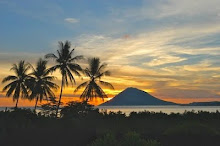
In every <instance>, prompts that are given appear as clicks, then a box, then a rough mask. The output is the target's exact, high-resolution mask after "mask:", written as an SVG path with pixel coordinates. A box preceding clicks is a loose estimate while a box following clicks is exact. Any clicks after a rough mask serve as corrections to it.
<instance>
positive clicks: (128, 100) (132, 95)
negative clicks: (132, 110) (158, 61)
mask: <svg viewBox="0 0 220 146" xmlns="http://www.w3.org/2000/svg"><path fill="white" fill-rule="evenodd" d="M140 105H155V106H160V105H161V106H162V105H182V106H220V102H218V101H212V102H193V103H189V104H177V103H174V102H168V101H164V100H161V99H158V98H156V97H154V96H152V95H150V94H149V93H147V92H145V91H143V90H140V89H137V88H133V87H129V88H127V89H125V90H124V91H122V92H121V93H119V94H118V95H116V96H115V97H114V98H113V99H111V100H109V101H107V102H105V103H103V104H101V105H100V106H140Z"/></svg>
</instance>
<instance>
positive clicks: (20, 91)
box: [2, 60, 30, 108]
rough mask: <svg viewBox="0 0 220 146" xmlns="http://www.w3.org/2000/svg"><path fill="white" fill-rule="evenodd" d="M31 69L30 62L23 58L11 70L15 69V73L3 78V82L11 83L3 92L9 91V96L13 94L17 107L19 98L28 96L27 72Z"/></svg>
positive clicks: (7, 94) (7, 93)
mask: <svg viewBox="0 0 220 146" xmlns="http://www.w3.org/2000/svg"><path fill="white" fill-rule="evenodd" d="M29 69H30V66H29V64H28V63H25V61H24V60H22V61H20V62H19V63H18V64H13V65H12V68H11V70H12V71H14V73H15V75H9V76H7V77H5V78H4V79H3V80H2V83H5V82H9V81H10V83H9V84H8V85H6V86H5V87H4V88H3V92H5V91H7V92H6V96H7V97H10V96H13V101H15V100H16V105H15V108H17V106H18V100H19V98H26V97H28V89H27V85H26V80H27V79H28V78H29V75H28V74H27V72H28V70H29Z"/></svg>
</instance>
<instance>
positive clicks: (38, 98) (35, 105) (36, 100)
mask: <svg viewBox="0 0 220 146" xmlns="http://www.w3.org/2000/svg"><path fill="white" fill-rule="evenodd" d="M38 99H39V98H38V97H37V99H36V103H35V106H34V110H35V111H36V108H37V102H38Z"/></svg>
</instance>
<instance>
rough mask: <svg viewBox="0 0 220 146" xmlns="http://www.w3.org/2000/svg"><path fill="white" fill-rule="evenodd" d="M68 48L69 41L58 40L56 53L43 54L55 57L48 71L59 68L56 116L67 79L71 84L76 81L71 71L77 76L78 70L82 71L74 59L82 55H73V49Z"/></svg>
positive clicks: (67, 83) (47, 56)
mask: <svg viewBox="0 0 220 146" xmlns="http://www.w3.org/2000/svg"><path fill="white" fill-rule="evenodd" d="M70 48H71V43H70V42H69V41H66V42H65V43H63V42H59V50H57V55H55V54H53V53H50V54H47V55H45V58H51V59H55V61H56V65H55V66H53V67H51V68H50V69H49V71H50V72H54V71H56V70H59V71H60V73H61V75H62V80H61V87H60V97H59V102H58V105H57V111H56V116H57V113H58V110H59V106H60V102H61V98H62V92H63V88H64V87H65V86H68V85H69V82H68V79H69V81H70V83H71V84H72V85H73V83H76V82H75V79H74V77H73V75H72V73H74V74H75V75H77V76H80V73H79V71H82V68H81V67H80V65H78V64H77V63H76V62H75V61H77V60H79V59H82V58H83V57H82V56H75V57H73V52H74V49H72V50H71V49H70Z"/></svg>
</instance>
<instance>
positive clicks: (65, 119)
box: [0, 100, 220, 146]
mask: <svg viewBox="0 0 220 146" xmlns="http://www.w3.org/2000/svg"><path fill="white" fill-rule="evenodd" d="M219 123H220V113H219V112H218V111H217V112H215V113H209V112H202V111H201V112H198V113H195V112H193V111H191V112H185V113H183V114H179V113H178V114H174V113H172V114H170V115H167V114H165V113H162V112H161V113H153V112H147V111H145V112H139V113H136V112H133V113H131V114H130V115H129V116H125V114H123V113H121V112H118V113H113V112H110V113H107V112H106V111H104V112H99V110H98V109H95V108H94V107H93V106H92V105H88V104H87V103H86V102H84V103H78V102H70V103H68V105H67V106H64V107H63V108H62V109H61V111H60V117H59V118H56V101H55V100H54V101H53V100H51V102H49V103H47V104H45V105H43V106H42V109H41V111H40V112H38V113H36V112H35V111H32V110H30V109H20V108H15V109H12V110H7V111H1V112H0V141H1V145H7V146H9V145H22V146H25V145H32V146H35V145H36V146H39V145H40V146H44V145H53V146H56V145H57V146H60V145H68V146H69V145H72V146H75V145H77V146H84V145H85V146H103V145H105V146H112V145H114V146H125V145H126V146H129V145H130V146H135V145H136V146H159V145H161V146H186V145H187V146H188V145H193V146H196V145H212V146H215V145H216V146H217V145H219V143H220V125H219Z"/></svg>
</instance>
